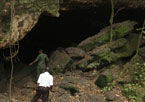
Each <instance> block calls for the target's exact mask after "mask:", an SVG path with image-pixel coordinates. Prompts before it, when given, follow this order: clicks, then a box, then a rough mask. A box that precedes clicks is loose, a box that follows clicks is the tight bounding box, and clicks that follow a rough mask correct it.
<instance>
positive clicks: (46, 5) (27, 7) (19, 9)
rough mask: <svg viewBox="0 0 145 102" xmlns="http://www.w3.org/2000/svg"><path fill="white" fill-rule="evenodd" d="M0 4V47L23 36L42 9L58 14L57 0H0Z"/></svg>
mask: <svg viewBox="0 0 145 102" xmlns="http://www.w3.org/2000/svg"><path fill="white" fill-rule="evenodd" d="M0 4H1V5H0V11H2V12H0V48H3V47H8V46H9V45H12V44H14V43H16V42H17V41H19V40H21V39H22V38H24V36H25V35H26V34H27V32H29V31H30V30H31V29H32V28H33V27H34V25H35V24H36V23H37V21H38V18H39V16H40V14H42V13H43V12H44V11H45V12H48V14H51V15H53V16H58V15H59V14H58V9H59V8H58V5H59V0H55V2H50V1H49V0H37V1H35V0H14V1H12V0H11V1H10V0H1V1H0Z"/></svg>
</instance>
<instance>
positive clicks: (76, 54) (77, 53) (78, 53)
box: [65, 47, 85, 58]
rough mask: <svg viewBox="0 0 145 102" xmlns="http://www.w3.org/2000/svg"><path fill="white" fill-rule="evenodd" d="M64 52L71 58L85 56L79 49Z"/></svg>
mask: <svg viewBox="0 0 145 102" xmlns="http://www.w3.org/2000/svg"><path fill="white" fill-rule="evenodd" d="M65 50H66V52H67V53H68V55H69V56H70V57H71V58H82V57H84V55H85V52H84V51H83V50H82V49H80V48H75V47H69V48H66V49H65Z"/></svg>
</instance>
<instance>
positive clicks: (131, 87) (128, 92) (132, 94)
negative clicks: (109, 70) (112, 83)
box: [122, 84, 142, 102]
mask: <svg viewBox="0 0 145 102" xmlns="http://www.w3.org/2000/svg"><path fill="white" fill-rule="evenodd" d="M135 87H140V85H139V84H127V85H125V86H124V89H123V90H122V94H123V96H125V97H126V98H128V99H129V100H132V101H133V102H136V101H141V100H142V97H141V96H140V95H139V94H138V93H137V88H135Z"/></svg>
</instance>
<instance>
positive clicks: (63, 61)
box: [48, 49, 71, 73]
mask: <svg viewBox="0 0 145 102" xmlns="http://www.w3.org/2000/svg"><path fill="white" fill-rule="evenodd" d="M70 62H71V58H70V56H69V55H68V54H67V53H66V52H65V51H64V49H59V50H56V51H54V52H53V53H52V54H51V56H50V60H49V64H48V65H49V67H50V71H51V72H52V73H58V72H62V71H63V70H64V68H65V67H66V66H67V65H68V64H69V63H70Z"/></svg>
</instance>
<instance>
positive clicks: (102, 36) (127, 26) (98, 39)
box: [78, 21, 137, 51]
mask: <svg viewBox="0 0 145 102" xmlns="http://www.w3.org/2000/svg"><path fill="white" fill-rule="evenodd" d="M136 24H137V23H136V22H133V21H124V22H121V23H117V24H114V25H113V40H116V39H119V38H122V37H124V36H125V35H127V34H128V33H129V32H131V31H132V30H133V29H134V25H136ZM109 32H110V27H106V28H104V29H102V30H101V31H100V32H99V33H98V34H96V35H94V36H92V37H89V38H87V39H86V40H84V41H82V42H81V43H80V44H79V45H78V47H79V48H81V49H83V50H85V51H90V50H92V49H93V48H94V47H96V46H100V45H102V44H104V43H106V42H108V41H109Z"/></svg>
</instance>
